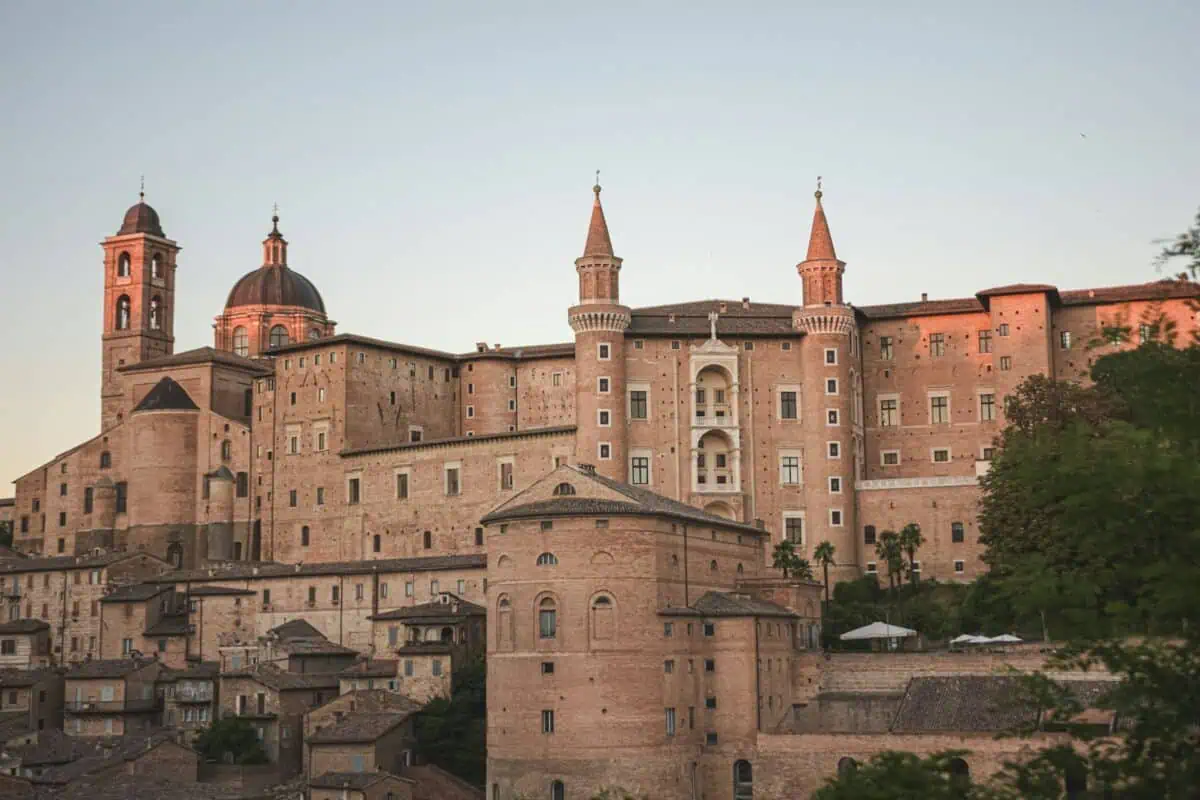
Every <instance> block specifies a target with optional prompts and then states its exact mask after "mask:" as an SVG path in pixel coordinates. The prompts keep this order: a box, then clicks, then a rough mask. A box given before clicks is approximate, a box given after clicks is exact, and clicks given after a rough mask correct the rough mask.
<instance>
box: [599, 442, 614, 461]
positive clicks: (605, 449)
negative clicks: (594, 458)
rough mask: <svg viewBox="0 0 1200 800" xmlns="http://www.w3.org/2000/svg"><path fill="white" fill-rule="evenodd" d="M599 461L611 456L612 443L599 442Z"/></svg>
mask: <svg viewBox="0 0 1200 800" xmlns="http://www.w3.org/2000/svg"><path fill="white" fill-rule="evenodd" d="M598 450H599V454H600V460H601V461H608V460H609V459H610V458H612V445H611V444H609V443H608V442H601V443H600V447H599V448H598Z"/></svg>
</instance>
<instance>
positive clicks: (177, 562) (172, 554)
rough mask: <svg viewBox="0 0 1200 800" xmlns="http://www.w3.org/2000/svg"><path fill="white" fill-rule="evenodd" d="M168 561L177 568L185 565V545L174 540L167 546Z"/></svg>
mask: <svg viewBox="0 0 1200 800" xmlns="http://www.w3.org/2000/svg"><path fill="white" fill-rule="evenodd" d="M167 563H168V564H170V565H171V566H173V567H174V568H175V569H180V568H182V567H183V545H181V544H180V543H179V542H172V543H171V544H170V545H168V546H167Z"/></svg>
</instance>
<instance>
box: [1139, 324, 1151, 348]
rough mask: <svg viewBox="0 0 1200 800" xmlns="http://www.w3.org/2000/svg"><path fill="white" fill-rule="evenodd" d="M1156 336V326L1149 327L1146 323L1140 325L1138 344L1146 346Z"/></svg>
mask: <svg viewBox="0 0 1200 800" xmlns="http://www.w3.org/2000/svg"><path fill="white" fill-rule="evenodd" d="M1153 335H1154V326H1152V325H1148V324H1146V323H1145V322H1143V323H1141V324H1140V325H1138V344H1145V343H1146V342H1148V341H1150V340H1151V339H1152V338H1153Z"/></svg>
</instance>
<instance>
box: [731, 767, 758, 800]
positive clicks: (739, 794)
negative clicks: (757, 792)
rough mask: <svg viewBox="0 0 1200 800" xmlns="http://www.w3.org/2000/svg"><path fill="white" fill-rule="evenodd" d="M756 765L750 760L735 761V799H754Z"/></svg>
mask: <svg viewBox="0 0 1200 800" xmlns="http://www.w3.org/2000/svg"><path fill="white" fill-rule="evenodd" d="M753 798H754V767H752V766H751V765H750V762H749V761H746V760H742V761H735V762H733V800H753Z"/></svg>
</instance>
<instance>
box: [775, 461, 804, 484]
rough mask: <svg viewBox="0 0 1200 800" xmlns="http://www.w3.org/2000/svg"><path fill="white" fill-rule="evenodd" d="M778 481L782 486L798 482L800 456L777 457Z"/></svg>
mask: <svg viewBox="0 0 1200 800" xmlns="http://www.w3.org/2000/svg"><path fill="white" fill-rule="evenodd" d="M779 482H780V483H781V484H783V485H784V486H798V485H799V484H800V456H780V457H779Z"/></svg>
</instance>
